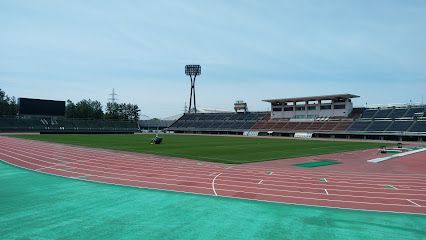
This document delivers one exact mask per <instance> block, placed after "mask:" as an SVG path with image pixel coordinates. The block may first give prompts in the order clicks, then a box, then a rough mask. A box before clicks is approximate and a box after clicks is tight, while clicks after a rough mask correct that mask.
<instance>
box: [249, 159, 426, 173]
mask: <svg viewBox="0 0 426 240" xmlns="http://www.w3.org/2000/svg"><path fill="white" fill-rule="evenodd" d="M323 158H326V157H323ZM243 167H247V168H248V169H259V171H262V169H265V167H263V166H254V165H245V166H241V168H243ZM276 171H277V172H280V173H281V172H283V173H285V172H305V171H303V170H294V169H292V170H285V169H276ZM315 173H318V174H330V173H334V174H335V173H337V174H338V175H354V176H359V175H360V174H361V175H368V176H370V177H376V176H379V177H380V176H387V177H394V176H406V177H412V178H417V177H425V176H426V174H418V173H411V174H410V173H372V172H348V171H335V170H329V171H315Z"/></svg>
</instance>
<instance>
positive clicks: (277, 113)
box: [263, 93, 359, 119]
mask: <svg viewBox="0 0 426 240" xmlns="http://www.w3.org/2000/svg"><path fill="white" fill-rule="evenodd" d="M357 97H359V96H357V95H353V94H348V93H346V94H335V95H324V96H312V97H296V98H282V99H267V100H263V101H264V102H269V103H271V118H273V119H276V118H290V119H313V118H318V117H347V116H348V115H349V114H350V113H351V112H352V109H353V104H352V101H351V99H352V98H357Z"/></svg>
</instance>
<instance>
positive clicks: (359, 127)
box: [348, 120, 371, 132]
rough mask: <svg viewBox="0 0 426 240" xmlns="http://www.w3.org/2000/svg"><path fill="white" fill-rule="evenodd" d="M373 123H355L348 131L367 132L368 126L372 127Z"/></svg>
mask: <svg viewBox="0 0 426 240" xmlns="http://www.w3.org/2000/svg"><path fill="white" fill-rule="evenodd" d="M370 124H371V121H362V120H361V121H356V122H354V123H353V124H352V125H351V126H350V127H349V129H348V131H352V132H360V131H365V130H366V129H367V127H368V126H370Z"/></svg>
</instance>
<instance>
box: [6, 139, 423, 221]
mask: <svg viewBox="0 0 426 240" xmlns="http://www.w3.org/2000/svg"><path fill="white" fill-rule="evenodd" d="M0 159H1V160H2V161H4V162H7V163H9V164H12V165H16V166H19V167H22V168H26V169H30V170H34V171H38V172H43V173H47V174H52V175H59V176H64V177H68V178H74V179H80V180H85V181H94V182H102V183H109V184H116V185H125V186H133V187H141V188H150V189H162V190H171V191H178V192H188V193H196V194H205V195H212V196H215V195H217V196H225V197H233V198H244V199H252V200H260V201H269V202H280V203H291V204H303V205H314V206H324V207H334V208H346V209H359V210H373V211H387V212H403V213H417V214H426V174H425V175H421V174H377V173H375V174H371V173H354V172H328V171H316V170H315V171H312V170H304V169H301V170H299V169H283V168H276V169H274V168H272V167H268V168H266V167H262V166H256V165H250V164H248V165H226V164H217V163H207V162H200V161H194V160H188V159H183V158H172V157H162V156H155V155H148V154H139V153H128V152H118V151H112V150H102V149H92V148H84V147H76V146H69V145H62V144H55V143H47V142H39V141H31V140H23V139H16V138H10V137H0ZM385 186H388V187H385ZM389 186H391V187H389Z"/></svg>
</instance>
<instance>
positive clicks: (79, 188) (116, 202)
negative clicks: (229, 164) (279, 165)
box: [0, 161, 426, 240]
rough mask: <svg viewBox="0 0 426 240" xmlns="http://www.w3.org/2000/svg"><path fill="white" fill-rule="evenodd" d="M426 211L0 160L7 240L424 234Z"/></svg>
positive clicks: (2, 232) (0, 227)
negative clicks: (91, 178)
mask: <svg viewBox="0 0 426 240" xmlns="http://www.w3.org/2000/svg"><path fill="white" fill-rule="evenodd" d="M424 226H426V216H425V215H415V214H399V213H383V212H369V211H355V210H344V209H332V208H323V207H308V206H301V205H290V204H278V203H267V202H258V201H250V200H242V199H233V198H224V197H213V196H203V195H195V194H185V193H175V192H167V191H157V190H148V189H139V188H131V187H122V186H114V185H108V184H102V183H91V182H85V181H80V180H73V179H67V178H63V177H56V176H51V175H46V174H41V173H36V172H33V171H27V170H24V169H21V168H17V167H14V166H11V165H8V164H5V163H3V162H2V161H0V236H1V237H0V239H2V240H12V239H74V240H83V239H84V240H91V239H94V240H95V239H96V240H97V239H103V240H109V239H162V240H168V239H173V240H178V239H185V240H186V239H200V240H207V239H232V240H239V239H241V240H243V239H244V240H250V239H268V240H275V239H277V240H278V239H280V240H286V239H315V240H317V239H327V240H333V239H336V240H337V239H339V240H340V239H345V240H354V239H360V240H361V239H362V240H364V239H369V240H376V239H378V240H388V239H407V240H411V239H413V240H414V239H424V237H425V236H426V228H425V227H424Z"/></svg>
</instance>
